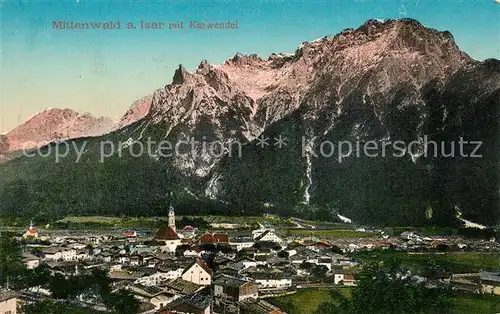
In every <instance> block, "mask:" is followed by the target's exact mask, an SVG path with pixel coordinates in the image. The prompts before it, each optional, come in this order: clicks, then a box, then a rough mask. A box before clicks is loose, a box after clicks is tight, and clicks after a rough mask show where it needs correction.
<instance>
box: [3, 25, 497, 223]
mask: <svg viewBox="0 0 500 314" xmlns="http://www.w3.org/2000/svg"><path fill="white" fill-rule="evenodd" d="M499 108H500V61H499V60H496V59H488V60H485V61H476V60H474V59H472V58H471V57H470V56H468V55H467V54H466V53H464V52H463V51H461V50H460V49H459V48H458V47H457V45H456V43H455V41H454V38H453V36H452V34H451V33H450V32H448V31H438V30H435V29H431V28H427V27H425V26H423V25H421V24H420V23H419V22H418V21H415V20H412V19H402V20H384V21H381V20H369V21H367V22H366V23H364V24H363V25H361V26H360V27H359V28H357V29H346V30H344V31H342V32H340V33H339V34H337V35H335V36H333V37H324V38H320V39H317V40H314V41H311V42H304V43H302V44H301V45H300V46H299V47H298V48H297V50H296V51H295V53H293V54H281V53H279V54H272V55H271V56H269V58H266V59H263V58H260V57H258V56H257V55H242V54H239V53H238V54H236V55H235V56H234V57H233V58H231V59H229V60H227V61H225V62H224V63H223V64H221V65H212V64H209V63H208V62H207V61H206V60H204V61H202V62H201V63H200V65H199V66H198V67H197V69H196V70H195V71H193V72H189V71H187V70H186V69H185V68H184V67H182V66H179V68H178V69H177V70H176V71H175V73H174V75H173V79H172V82H171V83H170V84H168V85H166V86H164V87H163V88H160V89H158V90H156V91H154V92H153V93H152V94H151V95H150V96H147V97H144V98H143V99H141V100H139V101H138V102H136V104H135V105H134V106H132V107H131V109H130V110H129V112H127V114H126V115H125V116H124V117H123V118H122V119H121V121H120V122H118V123H112V122H111V121H108V120H106V119H102V118H101V119H99V118H92V119H90V120H89V118H88V117H87V116H81V115H75V114H73V113H70V112H68V113H65V114H66V115H67V118H65V119H57V120H56V122H57V123H56V122H51V120H50V119H49V118H48V117H43V116H42V119H41V121H42V123H40V122H37V123H33V122H30V121H28V122H27V123H25V124H24V125H23V126H21V127H20V128H18V129H19V130H18V131H15V132H14V133H13V134H14V135H9V134H10V132H9V133H7V136H6V137H7V139H5V136H3V138H0V150H1V149H3V150H4V151H9V152H11V154H10V155H9V158H10V159H11V160H9V161H8V162H5V163H3V164H2V165H0V178H2V179H1V180H0V200H1V202H0V213H2V214H4V215H13V214H19V213H22V214H23V215H26V216H30V217H32V216H36V215H41V214H44V215H49V216H57V215H68V214H88V215H94V214H101V215H105V214H106V215H119V214H120V215H139V216H144V215H163V214H165V213H166V212H167V211H168V207H169V205H170V204H174V206H176V210H178V211H179V212H180V213H203V212H210V213H221V214H257V213H262V212H274V213H277V214H281V215H285V216H301V217H306V218H315V219H323V220H333V219H334V217H336V214H342V215H343V216H347V217H349V218H351V219H352V220H353V221H354V222H358V223H369V224H378V225H426V224H432V225H453V224H456V223H457V220H456V208H460V211H461V213H462V215H463V217H464V218H467V219H470V220H473V221H477V222H479V223H483V224H487V225H495V224H497V223H498V220H499V217H500V215H499V214H500V213H499V208H500V206H499V204H500V202H499V196H500V195H499V194H500V193H499V192H500V185H499V174H500V172H499V171H498V166H499V164H500V163H499V161H500V160H499V154H498V152H499V151H500V142H499V138H500V137H499V133H498V132H499V130H500V128H499V121H500V112H499ZM61 112H66V111H64V110H62V111H61ZM59 114H62V113H58V115H59ZM65 117H66V116H65ZM32 120H33V119H32ZM82 120H84V121H85V122H84V125H85V127H84V128H80V127H78V125H79V122H77V121H82ZM45 121H48V122H47V123H45ZM89 121H90V122H89ZM35 122H36V121H35ZM48 130H50V131H48ZM47 134H48V136H47ZM42 135H43V136H42ZM13 139H14V140H13ZM61 139H68V140H67V141H66V144H68V145H69V146H70V147H75V148H82V150H81V151H82V152H83V153H82V154H81V155H79V153H78V150H76V149H75V150H74V151H71V152H70V153H69V154H68V156H66V157H64V158H62V159H61V161H60V162H55V159H54V158H51V157H50V156H49V157H41V156H35V157H26V156H20V155H19V154H17V155H16V154H15V152H13V151H15V150H18V149H20V148H23V147H26V144H25V143H30V141H32V142H35V143H41V144H42V145H44V146H43V147H42V148H41V149H40V151H41V152H50V151H51V150H52V151H53V150H54V148H55V147H56V146H57V145H60V144H58V143H60V142H54V140H59V141H60V140H61ZM193 140H195V141H198V142H199V143H209V144H210V143H211V144H215V143H217V145H219V146H220V147H224V148H225V149H226V151H225V153H214V152H213V151H212V152H210V151H209V150H207V147H205V146H203V145H197V146H193V147H191V146H189V145H188V144H187V143H188V142H190V141H193ZM460 140H465V141H472V142H474V143H476V142H480V145H479V146H478V145H472V144H471V145H468V146H467V145H466V146H465V147H462V148H461V150H460V154H459V153H458V148H456V150H455V152H454V154H453V156H443V154H442V151H443V149H442V147H444V148H445V149H444V151H445V152H446V153H447V154H450V152H451V149H453V148H454V147H455V146H456V145H458V144H457V143H459V141H460ZM148 142H153V143H154V145H153V149H152V150H150V151H148V152H147V153H143V154H139V155H138V154H137V153H136V152H134V150H133V149H132V148H133V147H135V149H138V148H141V147H142V148H144V147H145V146H147V143H148ZM395 142H399V143H403V144H404V143H406V144H408V143H414V144H415V145H413V148H412V149H409V148H404V149H401V148H397V147H396V146H395V145H394V143H395ZM429 142H434V143H435V145H434V146H432V145H430V144H429ZM12 143H13V144H12ZM103 143H105V145H104V144H103ZM158 143H169V144H173V145H174V146H175V144H176V143H183V146H182V147H183V150H182V151H181V152H177V153H176V154H173V155H171V156H170V155H169V156H166V155H164V154H162V152H161V150H160V148H159V146H158ZM340 143H344V144H343V145H344V146H343V147H344V148H346V147H348V146H349V144H350V145H352V146H353V147H354V148H353V149H351V150H349V151H347V150H339V149H340ZM366 143H371V144H372V145H375V146H377V147H378V149H377V151H379V150H380V147H382V146H384V145H385V144H384V143H388V145H387V147H385V148H384V149H386V151H385V156H384V157H382V156H380V155H379V156H378V157H372V155H369V154H367V153H366V150H364V149H362V148H360V147H365V145H366ZM11 145H13V147H14V148H12V147H10V146H11ZM356 145H360V146H356ZM441 145H442V147H441ZM35 146H38V144H37V145H33V144H31V147H35ZM9 147H10V148H9ZM104 147H106V148H107V151H105V152H104V151H103V148H104ZM179 147H180V146H179ZM214 147H215V146H214ZM234 147H235V148H236V152H237V154H231V153H232V151H231V148H234ZM457 147H458V146H457ZM228 148H229V149H228ZM328 149H330V151H328ZM332 149H337V151H336V153H335V154H329V153H328V152H332ZM325 150H327V153H326V154H325ZM430 150H435V151H436V152H438V153H437V154H428V152H429V151H430ZM47 155H50V154H47ZM103 155H105V157H106V158H103ZM476 155H480V157H471V156H476ZM340 157H341V158H340ZM75 160H78V162H75Z"/></svg>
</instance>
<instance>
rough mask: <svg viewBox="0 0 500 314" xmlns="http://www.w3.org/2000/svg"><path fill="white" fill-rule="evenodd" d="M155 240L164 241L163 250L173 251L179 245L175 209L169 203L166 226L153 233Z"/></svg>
mask: <svg viewBox="0 0 500 314" xmlns="http://www.w3.org/2000/svg"><path fill="white" fill-rule="evenodd" d="M155 240H156V241H157V242H164V245H163V251H167V252H173V253H175V249H176V248H177V247H178V246H179V245H181V237H180V236H179V234H178V233H177V230H176V228H175V211H174V207H173V206H172V205H170V209H169V211H168V227H162V228H160V229H159V230H158V231H157V232H156V234H155Z"/></svg>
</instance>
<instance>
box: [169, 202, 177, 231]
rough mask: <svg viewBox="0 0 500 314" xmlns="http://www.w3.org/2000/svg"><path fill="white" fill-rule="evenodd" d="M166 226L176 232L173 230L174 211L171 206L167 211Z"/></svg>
mask: <svg viewBox="0 0 500 314" xmlns="http://www.w3.org/2000/svg"><path fill="white" fill-rule="evenodd" d="M168 226H169V227H170V228H172V230H174V231H176V232H177V230H175V211H174V207H173V206H172V205H170V208H169V210H168Z"/></svg>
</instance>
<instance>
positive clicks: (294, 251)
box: [0, 208, 500, 314]
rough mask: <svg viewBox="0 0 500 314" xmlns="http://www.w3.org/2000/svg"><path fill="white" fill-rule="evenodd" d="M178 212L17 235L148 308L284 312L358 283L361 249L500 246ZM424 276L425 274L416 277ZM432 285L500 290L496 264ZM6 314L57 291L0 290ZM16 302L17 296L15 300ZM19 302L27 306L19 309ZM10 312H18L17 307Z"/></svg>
mask: <svg viewBox="0 0 500 314" xmlns="http://www.w3.org/2000/svg"><path fill="white" fill-rule="evenodd" d="M177 224H178V223H177V222H176V217H175V210H174V209H173V208H171V209H170V211H169V215H168V225H166V226H164V227H161V228H159V229H158V230H155V231H152V232H147V231H141V230H124V231H122V232H121V233H116V232H114V233H112V232H110V233H106V232H95V233H93V232H88V231H86V232H73V233H71V234H70V235H57V234H55V235H52V236H50V237H49V236H46V235H44V234H42V232H41V230H38V229H37V227H36V226H34V225H31V226H30V227H29V228H28V230H27V231H26V232H25V233H24V234H22V235H20V236H19V239H18V240H19V241H24V242H26V245H25V247H24V249H23V252H22V258H23V263H24V264H25V266H26V268H28V269H35V268H37V267H40V266H41V265H45V266H46V267H49V268H50V272H51V274H52V275H54V274H60V275H62V276H64V277H71V276H78V275H80V274H86V273H89V272H91V271H92V270H93V269H103V270H105V271H106V272H107V274H108V276H109V279H110V280H111V281H112V288H113V289H126V290H127V291H129V292H130V293H131V294H133V296H134V298H135V299H136V300H138V301H139V302H140V304H141V306H140V309H141V310H140V312H141V313H159V314H166V313H204V314H208V313H285V311H284V310H283V309H281V308H280V304H279V303H277V302H275V300H276V299H275V298H276V297H280V296H286V295H292V294H294V293H296V292H297V291H300V290H301V289H306V288H311V287H316V288H319V287H324V288H327V287H337V288H340V289H341V288H343V287H345V288H348V287H353V286H356V279H355V278H356V273H357V272H358V270H359V266H360V264H361V263H363V259H362V258H360V256H361V255H359V256H358V255H356V254H357V253H360V254H361V253H364V254H366V253H367V252H380V251H400V252H407V253H409V254H410V253H411V254H415V255H418V254H421V253H422V252H423V251H426V252H434V253H435V254H441V253H443V252H445V251H450V250H453V251H456V252H457V253H460V252H466V251H471V250H472V251H475V252H500V244H499V243H498V242H497V241H496V240H495V239H491V240H489V241H478V240H470V239H465V238H462V237H452V236H449V237H443V236H441V237H436V236H420V235H417V234H416V233H414V232H403V233H401V234H400V235H398V236H389V235H386V234H384V232H375V231H371V230H365V229H364V228H360V229H358V230H357V231H358V232H360V233H361V232H365V233H369V232H372V233H373V234H372V235H371V236H364V237H359V238H350V237H339V238H335V239H329V240H325V239H322V238H321V237H316V236H307V235H300V236H297V235H286V234H283V233H282V232H280V230H279V229H275V228H273V227H272V226H266V225H263V224H259V228H257V229H254V230H251V231H248V232H246V233H245V232H243V233H242V232H233V228H234V227H235V226H234V225H232V224H231V223H225V224H216V225H215V224H214V225H213V227H214V230H215V229H216V230H221V229H226V230H227V231H226V232H221V231H216V232H209V231H204V232H203V233H201V232H199V231H198V228H197V227H196V226H192V225H185V226H180V227H179V228H178V226H177ZM415 276H416V277H418V276H417V275H415ZM420 279H421V280H428V281H429V285H436V284H441V285H448V286H452V287H453V289H459V290H464V291H467V292H470V293H476V294H493V295H500V274H499V272H498V271H496V272H493V271H484V270H480V271H478V272H475V273H470V272H468V273H453V274H449V273H446V274H442V275H441V276H438V277H437V278H433V279H434V281H431V280H430V278H425V277H422V278H420ZM0 295H1V296H2V297H1V298H0V305H1V310H2V311H0V313H10V314H12V313H16V308H17V309H18V311H17V313H22V307H23V305H25V304H29V303H30V302H35V301H37V300H40V299H46V298H51V292H50V291H49V290H47V289H44V288H43V287H32V288H30V289H28V290H23V291H8V290H5V291H3V292H0ZM13 300H15V301H13ZM76 302H78V303H79V305H81V306H84V307H90V308H92V309H95V310H105V309H106V308H105V307H104V306H103V305H101V304H98V303H96V301H95V299H92V298H88V297H87V299H85V297H83V296H81V297H80V298H79V299H78V300H77V301H76ZM19 309H20V310H19ZM9 311H10V312H9Z"/></svg>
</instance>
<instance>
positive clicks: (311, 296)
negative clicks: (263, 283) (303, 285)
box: [272, 288, 500, 314]
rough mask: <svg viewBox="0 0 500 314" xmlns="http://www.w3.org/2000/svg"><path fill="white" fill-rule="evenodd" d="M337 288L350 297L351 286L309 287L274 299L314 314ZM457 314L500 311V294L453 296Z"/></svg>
mask: <svg viewBox="0 0 500 314" xmlns="http://www.w3.org/2000/svg"><path fill="white" fill-rule="evenodd" d="M333 289H337V290H338V291H340V292H341V293H342V294H343V295H344V296H346V297H349V296H350V294H351V291H352V290H351V288H308V289H303V290H299V291H298V292H297V293H295V294H291V295H287V296H283V297H278V298H274V299H272V301H273V303H277V304H279V305H280V306H282V309H283V310H284V311H286V312H287V313H289V314H299V313H300V314H313V313H315V311H316V309H317V307H318V306H319V305H320V304H321V303H323V302H326V301H329V300H330V294H329V291H331V290H333ZM453 303H454V306H455V311H454V313H456V314H494V313H500V296H490V295H463V296H456V297H454V298H453Z"/></svg>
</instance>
